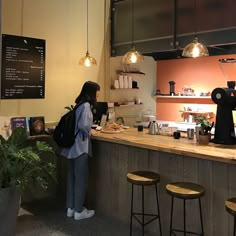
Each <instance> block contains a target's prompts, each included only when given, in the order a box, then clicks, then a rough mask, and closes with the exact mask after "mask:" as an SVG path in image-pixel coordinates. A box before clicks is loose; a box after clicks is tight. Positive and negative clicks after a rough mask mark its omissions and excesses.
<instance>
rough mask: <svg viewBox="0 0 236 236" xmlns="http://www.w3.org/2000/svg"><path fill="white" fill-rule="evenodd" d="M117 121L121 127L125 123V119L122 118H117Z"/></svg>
mask: <svg viewBox="0 0 236 236" xmlns="http://www.w3.org/2000/svg"><path fill="white" fill-rule="evenodd" d="M116 121H117V123H118V124H121V125H123V124H124V123H125V122H124V118H123V117H122V116H119V117H117V118H116Z"/></svg>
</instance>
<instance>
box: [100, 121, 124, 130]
mask: <svg viewBox="0 0 236 236" xmlns="http://www.w3.org/2000/svg"><path fill="white" fill-rule="evenodd" d="M103 130H104V131H121V130H122V125H120V124H117V123H115V122H113V123H106V124H105V125H104V126H103Z"/></svg>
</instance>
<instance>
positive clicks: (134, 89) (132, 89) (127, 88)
mask: <svg viewBox="0 0 236 236" xmlns="http://www.w3.org/2000/svg"><path fill="white" fill-rule="evenodd" d="M111 89H112V90H128V89H129V90H131V89H132V90H137V89H139V88H114V87H111Z"/></svg>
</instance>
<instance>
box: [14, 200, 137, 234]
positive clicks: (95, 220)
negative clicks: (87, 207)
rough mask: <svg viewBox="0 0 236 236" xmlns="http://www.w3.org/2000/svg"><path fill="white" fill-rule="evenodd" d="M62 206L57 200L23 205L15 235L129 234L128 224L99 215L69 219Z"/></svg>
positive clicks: (135, 232)
mask: <svg viewBox="0 0 236 236" xmlns="http://www.w3.org/2000/svg"><path fill="white" fill-rule="evenodd" d="M63 205H64V204H63V203H62V202H60V201H59V202H58V201H55V200H49V201H46V202H34V203H30V204H24V205H23V206H22V208H21V210H20V214H19V216H18V219H17V232H16V236H65V235H70V236H123V235H124V236H125V235H127V236H128V235H129V226H128V225H126V224H123V223H121V222H118V221H116V220H114V219H113V220H112V219H110V218H108V217H103V216H100V215H99V214H96V215H95V216H94V217H92V218H90V219H86V220H80V221H75V220H73V219H72V218H67V217H66V214H65V209H64V207H63ZM138 231H139V232H138ZM138 231H134V234H133V235H134V236H136V235H137V236H138V235H141V234H140V230H138Z"/></svg>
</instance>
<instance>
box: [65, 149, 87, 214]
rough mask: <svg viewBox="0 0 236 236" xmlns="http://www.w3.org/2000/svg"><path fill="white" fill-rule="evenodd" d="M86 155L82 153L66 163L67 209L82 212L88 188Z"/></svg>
mask: <svg viewBox="0 0 236 236" xmlns="http://www.w3.org/2000/svg"><path fill="white" fill-rule="evenodd" d="M88 173H89V171H88V154H87V153H84V154H82V155H80V156H79V157H77V158H75V159H70V160H69V163H68V176H67V196H66V206H67V208H71V209H75V211H76V212H82V211H83V204H84V201H85V195H86V191H87V187H88Z"/></svg>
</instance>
